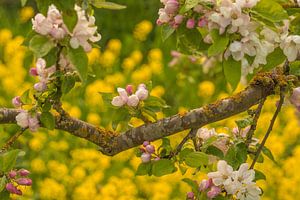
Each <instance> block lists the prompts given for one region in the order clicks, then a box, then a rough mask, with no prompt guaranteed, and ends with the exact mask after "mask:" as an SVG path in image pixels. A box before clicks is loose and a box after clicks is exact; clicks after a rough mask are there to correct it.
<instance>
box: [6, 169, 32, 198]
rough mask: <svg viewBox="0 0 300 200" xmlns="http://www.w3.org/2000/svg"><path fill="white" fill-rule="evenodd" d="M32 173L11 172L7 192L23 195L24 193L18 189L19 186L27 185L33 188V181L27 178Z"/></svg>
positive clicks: (24, 171)
mask: <svg viewBox="0 0 300 200" xmlns="http://www.w3.org/2000/svg"><path fill="white" fill-rule="evenodd" d="M29 174H30V172H29V171H28V170H26V169H20V170H18V171H16V170H11V171H10V172H9V173H8V174H7V177H8V180H9V182H8V183H7V184H6V185H5V188H6V190H7V191H8V192H9V193H11V194H16V195H22V191H21V190H20V189H18V186H20V185H25V186H31V185H32V180H31V179H30V178H28V177H27V176H28V175H29Z"/></svg>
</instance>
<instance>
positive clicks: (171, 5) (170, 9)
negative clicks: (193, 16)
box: [165, 0, 179, 15]
mask: <svg viewBox="0 0 300 200" xmlns="http://www.w3.org/2000/svg"><path fill="white" fill-rule="evenodd" d="M178 8H179V2H178V1H177V0H169V1H167V3H166V6H165V12H166V13H167V14H168V15H174V14H175V13H176V12H177V10H178Z"/></svg>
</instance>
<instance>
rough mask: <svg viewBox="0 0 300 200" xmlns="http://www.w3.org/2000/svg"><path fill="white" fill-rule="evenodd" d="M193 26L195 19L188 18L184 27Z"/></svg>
mask: <svg viewBox="0 0 300 200" xmlns="http://www.w3.org/2000/svg"><path fill="white" fill-rule="evenodd" d="M194 26H195V20H194V19H188V20H187V22H186V27H187V28H188V29H192V28H194Z"/></svg>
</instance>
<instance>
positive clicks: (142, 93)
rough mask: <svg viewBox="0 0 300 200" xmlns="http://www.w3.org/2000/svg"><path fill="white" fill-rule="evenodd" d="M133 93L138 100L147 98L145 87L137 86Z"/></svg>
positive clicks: (147, 93)
mask: <svg viewBox="0 0 300 200" xmlns="http://www.w3.org/2000/svg"><path fill="white" fill-rule="evenodd" d="M135 94H136V96H137V97H138V98H139V100H145V99H147V98H148V95H149V92H148V90H147V89H145V88H139V89H138V90H137V91H136V93H135Z"/></svg>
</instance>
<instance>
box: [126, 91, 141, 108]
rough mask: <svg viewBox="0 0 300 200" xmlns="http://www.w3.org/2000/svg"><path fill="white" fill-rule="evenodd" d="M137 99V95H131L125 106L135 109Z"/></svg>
mask: <svg viewBox="0 0 300 200" xmlns="http://www.w3.org/2000/svg"><path fill="white" fill-rule="evenodd" d="M139 101H140V100H139V98H138V96H137V95H135V94H133V95H131V96H129V97H128V101H127V105H128V106H131V107H136V106H137V105H138V104H139Z"/></svg>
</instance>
